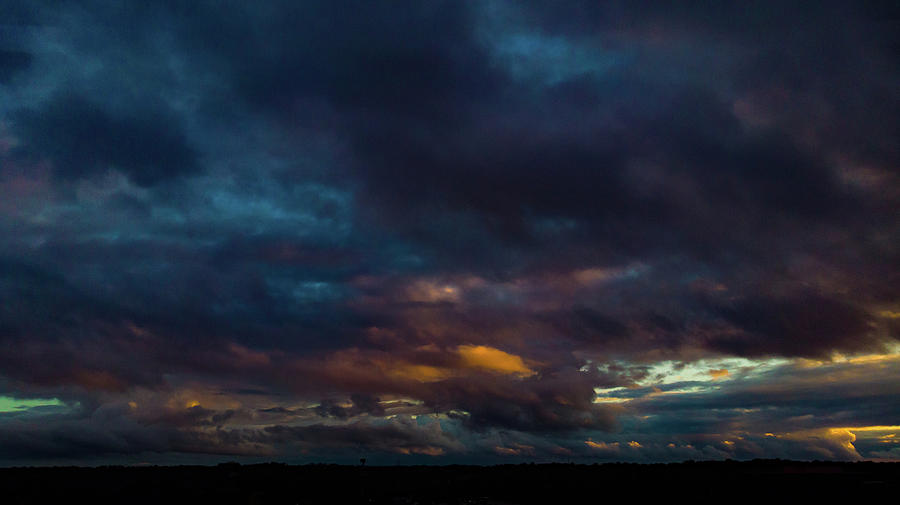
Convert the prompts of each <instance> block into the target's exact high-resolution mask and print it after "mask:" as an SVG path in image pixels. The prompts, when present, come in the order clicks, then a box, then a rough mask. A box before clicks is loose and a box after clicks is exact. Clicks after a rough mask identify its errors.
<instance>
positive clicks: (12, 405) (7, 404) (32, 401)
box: [0, 396, 63, 412]
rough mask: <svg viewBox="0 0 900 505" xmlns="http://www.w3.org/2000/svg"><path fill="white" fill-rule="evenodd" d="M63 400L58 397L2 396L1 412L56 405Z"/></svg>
mask: <svg viewBox="0 0 900 505" xmlns="http://www.w3.org/2000/svg"><path fill="white" fill-rule="evenodd" d="M62 404H63V402H61V401H59V399H57V398H13V397H11V396H0V412H22V411H24V410H28V409H31V408H34V407H55V406H59V405H62Z"/></svg>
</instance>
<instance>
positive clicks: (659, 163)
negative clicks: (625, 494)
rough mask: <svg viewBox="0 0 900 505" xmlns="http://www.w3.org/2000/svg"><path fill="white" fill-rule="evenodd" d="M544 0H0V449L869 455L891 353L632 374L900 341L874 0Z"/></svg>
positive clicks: (886, 409)
mask: <svg viewBox="0 0 900 505" xmlns="http://www.w3.org/2000/svg"><path fill="white" fill-rule="evenodd" d="M548 5H549V4H544V3H539V2H528V3H520V2H490V3H451V2H411V3H409V4H406V5H404V6H402V7H398V8H385V7H383V6H380V5H378V4H374V3H371V2H303V3H297V2H287V1H284V2H282V1H268V2H262V3H254V4H247V3H245V2H206V1H200V2H190V3H184V2H164V3H155V4H152V5H130V4H123V3H121V2H112V1H100V0H98V1H90V2H80V3H57V2H46V3H44V2H18V1H14V2H8V3H7V4H5V5H4V6H3V7H0V17H2V18H3V19H4V20H3V21H2V22H3V23H6V24H4V25H3V26H2V27H0V233H2V234H3V236H4V237H5V240H3V241H0V255H2V258H3V260H2V261H0V297H2V298H0V302H2V304H0V342H2V343H3V347H2V349H3V350H2V351H0V365H2V366H0V393H3V392H9V393H10V394H12V393H19V394H20V396H21V395H25V396H29V395H30V396H34V397H55V398H57V397H58V398H60V399H61V400H63V401H65V402H68V404H71V405H75V404H76V403H78V404H80V405H82V407H83V409H82V410H78V411H77V412H76V413H74V414H67V416H68V417H65V416H63V417H56V418H53V419H52V420H51V419H50V418H47V420H48V422H47V423H45V424H44V425H43V428H35V427H29V426H27V425H26V423H24V422H22V421H21V420H20V419H19V420H7V421H5V422H4V424H3V426H2V427H0V429H2V430H4V431H3V433H4V438H5V435H6V434H9V435H10V437H11V438H9V439H8V440H12V441H13V442H9V443H8V445H7V449H8V453H9V454H14V455H17V456H16V457H18V455H25V454H26V453H28V451H33V453H34V454H39V455H45V456H46V457H47V458H51V457H64V456H65V455H71V456H73V457H88V456H90V455H92V454H100V453H103V454H140V453H141V452H142V451H161V452H163V453H166V452H167V451H183V452H196V453H203V454H207V453H208V454H217V453H223V454H224V453H227V454H241V455H268V456H275V455H279V456H280V455H282V453H280V452H279V451H278V450H277V446H279V445H280V444H285V445H286V446H290V447H291V448H292V449H291V450H295V451H311V452H310V453H311V454H312V453H314V454H323V452H322V451H325V452H327V451H328V450H335V451H336V450H348V451H351V452H352V450H355V449H354V448H363V449H365V450H372V451H383V452H387V453H401V454H404V453H408V454H419V455H423V456H425V455H428V454H435V455H436V454H444V455H448V454H469V455H472V457H478V458H481V457H486V456H485V455H490V457H495V458H496V457H501V456H503V455H516V456H518V457H525V456H526V455H537V454H545V455H546V454H552V455H556V456H555V457H567V456H568V455H572V456H573V457H574V456H578V457H581V456H582V455H587V456H585V457H592V456H591V455H593V456H597V457H608V458H620V459H630V460H669V459H677V458H679V457H680V458H700V457H716V458H721V457H728V456H740V457H757V456H760V457H762V456H766V455H776V454H777V455H783V456H788V457H789V456H791V455H801V456H803V457H806V456H812V455H816V454H818V455H820V456H821V455H825V454H831V455H832V457H844V456H847V457H853V454H852V453H850V452H847V451H844V452H840V451H841V450H842V449H841V448H842V447H843V448H844V449H846V441H847V440H848V439H847V438H846V436H845V435H844V434H838V435H834V436H833V437H832V436H831V435H829V433H828V432H823V433H824V435H823V434H819V433H818V432H815V433H813V432H814V431H815V430H826V429H830V428H832V427H836V426H841V425H846V424H847V423H851V422H853V423H867V424H880V423H881V424H883V423H886V422H888V421H887V419H889V418H891V417H892V416H895V415H896V412H895V410H896V409H894V408H892V407H891V405H889V402H888V401H887V400H886V398H887V397H889V396H890V395H891V394H893V391H892V390H891V389H890V387H889V386H888V384H890V381H891V380H892V379H891V377H890V374H889V373H878V374H874V375H873V378H872V381H871V383H869V382H865V381H863V382H865V387H866V388H867V390H868V391H870V392H872V395H870V396H866V397H861V396H859V394H857V393H856V392H854V389H853V386H851V385H852V384H856V385H857V386H860V387H862V386H861V384H862V383H861V382H859V381H858V380H857V379H858V377H857V375H854V374H857V373H858V371H853V373H850V372H847V373H845V374H843V375H842V374H837V375H836V376H835V377H836V382H837V384H838V385H831V384H830V383H829V385H826V386H811V385H810V382H809V381H811V380H812V379H811V378H809V377H806V376H805V375H804V373H803V372H799V371H796V370H793V371H791V372H790V373H788V372H784V370H782V372H784V373H785V374H786V375H785V376H778V375H777V374H773V375H769V376H765V377H763V378H762V379H759V382H754V383H752V384H750V383H744V382H742V383H740V384H743V386H741V387H726V388H723V389H722V391H721V392H720V393H719V394H699V393H698V394H696V395H692V394H687V393H683V392H677V391H675V389H676V388H675V387H674V386H666V385H665V384H653V385H646V384H647V383H648V381H649V383H651V384H652V383H653V381H662V380H663V379H664V378H665V377H663V376H656V375H654V374H656V373H658V372H656V371H655V370H657V369H656V368H654V363H658V362H663V361H667V360H671V361H672V362H679V363H681V365H679V366H680V367H681V368H680V369H679V370H683V369H685V367H689V366H690V363H692V362H695V361H697V360H702V359H712V358H721V357H723V356H741V357H750V358H755V359H757V358H763V357H788V358H791V359H795V358H815V359H827V358H829V357H830V356H832V355H833V353H834V352H843V353H851V354H854V353H867V352H868V353H881V352H894V351H891V349H892V348H891V347H890V345H891V344H892V342H896V340H897V338H898V337H900V333H898V331H897V324H898V323H897V322H896V321H897V316H896V315H897V314H898V313H900V308H898V305H897V303H898V301H900V290H898V287H897V286H900V269H897V268H896V265H897V264H900V246H898V244H900V240H898V233H900V228H898V225H897V220H896V216H897V211H898V208H900V189H898V188H900V174H898V173H897V166H900V148H898V144H897V138H900V135H898V133H900V132H898V122H897V120H896V118H897V117H898V101H897V97H896V92H895V90H896V89H897V87H898V82H900V74H898V68H897V65H896V57H895V54H896V49H897V47H898V39H897V34H898V33H900V31H898V30H896V22H897V19H898V18H897V9H896V6H894V5H892V4H889V3H878V2H856V3H852V4H851V3H845V2H834V3H832V2H826V3H822V4H819V5H816V6H814V7H810V6H808V5H805V4H804V5H801V4H800V3H793V2H788V3H784V2H778V3H776V2H772V3H768V2H764V3H757V4H753V5H738V6H734V5H725V4H722V5H719V4H716V5H709V4H703V5H688V6H673V5H671V4H669V3H664V2H603V3H596V2H571V3H567V4H565V5H561V6H558V5H554V6H553V8H548ZM890 363H893V362H890ZM748 366H749V365H748ZM867 366H870V367H873V368H871V369H872V370H874V369H875V368H874V367H875V365H867ZM855 370H856V369H855ZM717 373H719V374H720V375H719V376H726V377H727V376H728V373H729V372H728V371H727V370H726V371H725V372H722V371H721V370H717ZM730 373H731V374H732V376H735V375H738V372H736V371H735V370H731V371H730ZM848 374H849V375H848ZM823 380H824V379H823ZM781 382H784V384H785V386H784V388H783V389H779V388H778V387H776V386H774V385H775V384H779V383H781ZM840 384H844V385H845V386H840ZM693 386H697V387H700V386H702V384H693ZM598 387H599V388H613V387H631V388H633V389H630V390H628V391H631V395H632V396H628V397H627V398H632V400H631V402H630V403H629V404H628V405H625V406H622V405H618V404H614V405H609V404H597V403H594V397H595V393H594V388H598ZM652 387H657V388H660V391H662V392H666V393H671V394H662V395H659V396H658V397H653V398H652V400H651V399H650V396H649V394H650V391H652V389H647V388H652ZM247 390H253V391H256V392H257V393H255V394H248V393H241V392H240V391H247ZM801 393H802V394H801ZM876 393H877V394H876ZM621 394H622V395H623V398H624V397H625V396H626V395H625V394H624V393H621ZM42 395H43V396H42ZM645 395H646V396H647V397H646V398H645ZM792 398H793V399H794V400H791V399H792ZM791 401H794V402H795V404H793V405H791V404H790V403H791ZM132 404H133V405H132ZM742 408H743V409H755V408H761V409H771V412H770V414H771V415H770V416H769V417H766V415H764V414H752V415H751V414H748V416H749V417H748V418H747V421H748V423H750V424H752V425H753V426H752V429H750V428H748V427H747V426H743V427H741V426H738V425H739V424H740V423H739V422H738V421H739V420H740V417H739V413H738V410H737V409H742ZM648 413H649V414H648ZM808 413H812V415H813V416H814V417H815V422H813V421H809V422H806V421H797V419H799V418H801V417H802V416H804V415H807V414H808ZM641 415H653V416H657V417H656V418H654V419H653V420H651V421H647V424H645V425H643V426H650V428H647V429H649V430H650V431H652V432H653V433H650V432H649V431H646V430H645V429H644V428H641V427H640V426H642V425H640V423H639V422H638V421H635V419H640V416H641ZM741 415H742V414H741ZM97 416H100V417H97ZM103 416H108V417H103ZM390 416H399V417H390ZM403 416H425V417H422V418H421V419H423V420H424V419H430V420H431V421H430V424H429V423H426V422H424V421H423V422H422V423H417V422H413V421H414V418H412V417H409V418H407V417H403ZM429 416H435V417H434V418H433V419H432V417H429ZM260 419H265V422H266V425H267V426H269V427H260V426H259V424H258V423H259V422H260ZM390 419H395V420H396V419H401V421H391V420H390ZM751 421H752V423H751ZM105 423H106V424H109V425H110V426H112V427H113V428H114V429H113V430H112V431H111V434H110V435H109V436H105V435H104V434H103V430H102V429H101V427H102V426H104V425H105ZM385 423H386V424H385ZM767 423H768V424H778V425H780V426H782V427H783V428H784V429H783V430H781V431H783V432H784V433H787V432H788V431H790V430H793V431H791V433H794V434H793V435H787V434H786V435H785V436H784V437H782V438H781V439H778V440H775V439H773V438H772V437H766V436H765V435H760V433H763V434H764V433H765V432H767V431H777V430H775V429H771V428H765V427H764V425H765V424H767ZM419 424H421V426H419ZM438 428H440V429H438ZM739 428H740V429H744V431H747V433H746V434H745V435H746V437H745V438H746V441H740V440H744V439H735V440H728V441H729V442H732V445H729V444H725V440H726V439H724V438H722V437H720V436H719V435H723V434H724V433H725V432H729V430H731V431H733V432H734V434H737V433H738V431H740V430H739ZM757 428H758V429H757ZM429 430H430V431H429ZM642 430H644V431H642ZM676 432H678V433H676ZM751 432H752V433H751ZM757 432H759V433H757ZM795 432H796V433H795ZM729 433H730V432H729ZM797 433H799V434H797ZM637 435H641V436H644V437H645V438H644V439H642V440H636V439H633V438H629V437H631V436H637ZM723 436H724V435H723ZM742 436H743V435H742ZM604 437H605V438H604ZM666 437H668V438H669V439H671V440H668V439H666V440H664V439H665V438H666ZM678 437H682V438H678ZM816 437H818V438H816ZM829 437H831V438H829ZM841 437H845V438H841ZM732 438H735V437H732ZM586 439H587V440H589V441H590V442H591V443H592V444H593V445H591V444H586V443H585V440H586ZM813 439H816V440H819V441H820V442H822V444H825V445H823V446H821V447H820V446H817V445H816V443H818V442H810V440H813ZM53 440H56V441H58V443H57V444H54V443H53ZM316 441H318V445H317V442H316ZM631 442H635V444H631ZM670 443H673V444H674V445H675V447H674V448H673V447H669V444H670ZM754 444H755V445H754ZM842 444H843V445H842ZM688 446H690V447H688ZM826 446H827V447H826ZM320 449H321V450H320ZM467 451H469V452H467ZM817 451H818V452H817ZM822 451H825V452H822ZM867 454H868V453H867Z"/></svg>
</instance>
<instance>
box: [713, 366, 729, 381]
mask: <svg viewBox="0 0 900 505" xmlns="http://www.w3.org/2000/svg"><path fill="white" fill-rule="evenodd" d="M709 375H710V377H712V378H713V380H716V379H722V378H725V377H728V369H727V368H720V369H718V370H710V371H709Z"/></svg>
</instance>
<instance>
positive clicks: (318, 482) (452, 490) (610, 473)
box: [0, 460, 900, 505]
mask: <svg viewBox="0 0 900 505" xmlns="http://www.w3.org/2000/svg"><path fill="white" fill-rule="evenodd" d="M0 485H2V502H3V503H7V504H10V505H12V504H24V503H54V504H61V503H193V504H198V503H216V504H220V503H222V504H227V503H274V504H294V503H300V504H302V503H328V504H340V503H396V504H412V503H418V504H423V505H424V504H438V503H446V504H520V503H521V504H525V503H528V504H532V503H534V504H537V503H542V504H543V503H548V504H551V503H604V502H613V501H616V502H618V501H620V500H629V501H630V500H635V499H639V500H643V499H647V498H655V499H672V498H676V497H677V498H682V499H687V500H688V502H697V501H700V502H711V501H716V502H719V503H721V502H726V501H734V500H740V501H743V500H745V499H747V498H759V499H769V500H778V501H781V500H782V499H783V498H785V497H788V498H796V499H802V500H803V501H802V503H812V501H810V500H813V499H822V500H828V502H832V501H833V500H835V499H838V498H848V499H859V498H865V497H876V496H877V497H891V496H893V497H896V496H900V495H898V492H900V463H828V462H825V463H819V462H813V463H801V462H787V461H777V460H776V461H759V460H757V461H750V462H730V461H728V462H702V463H694V462H688V463H680V464H659V465H636V464H605V465H569V464H547V465H534V464H527V465H502V466H492V467H478V466H425V467H423V466H420V467H352V466H337V465H305V466H288V465H281V464H265V465H244V466H241V465H237V464H234V463H229V464H223V465H219V466H215V467H202V466H180V467H99V468H77V467H54V468H6V469H0Z"/></svg>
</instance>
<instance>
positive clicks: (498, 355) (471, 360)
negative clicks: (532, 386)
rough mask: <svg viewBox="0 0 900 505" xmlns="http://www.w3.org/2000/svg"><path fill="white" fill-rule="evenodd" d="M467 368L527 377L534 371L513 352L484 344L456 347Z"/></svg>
mask: <svg viewBox="0 0 900 505" xmlns="http://www.w3.org/2000/svg"><path fill="white" fill-rule="evenodd" d="M456 352H458V353H459V355H460V357H461V358H462V361H463V365H464V366H465V367H467V368H481V369H484V370H491V371H494V372H500V373H505V374H515V375H520V376H522V377H529V376H532V375H534V374H535V373H536V372H535V371H534V370H532V369H531V368H529V367H528V366H526V365H525V361H523V360H522V358H521V357H519V356H516V355H515V354H509V353H508V352H504V351H501V350H500V349H495V348H493V347H488V346H485V345H461V346H459V347H457V348H456Z"/></svg>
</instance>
